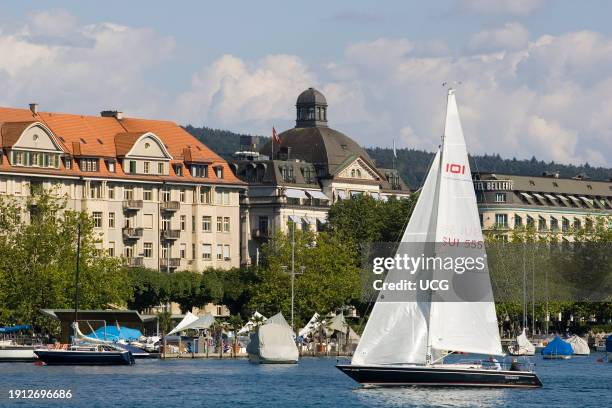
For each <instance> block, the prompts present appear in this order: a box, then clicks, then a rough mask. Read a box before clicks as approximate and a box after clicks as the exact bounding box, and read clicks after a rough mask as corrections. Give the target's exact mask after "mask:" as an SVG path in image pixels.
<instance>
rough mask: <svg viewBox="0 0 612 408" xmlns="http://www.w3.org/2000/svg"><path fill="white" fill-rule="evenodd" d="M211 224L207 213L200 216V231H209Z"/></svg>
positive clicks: (210, 218)
mask: <svg viewBox="0 0 612 408" xmlns="http://www.w3.org/2000/svg"><path fill="white" fill-rule="evenodd" d="M211 224H212V217H211V216H209V215H204V216H202V231H203V232H210V230H211Z"/></svg>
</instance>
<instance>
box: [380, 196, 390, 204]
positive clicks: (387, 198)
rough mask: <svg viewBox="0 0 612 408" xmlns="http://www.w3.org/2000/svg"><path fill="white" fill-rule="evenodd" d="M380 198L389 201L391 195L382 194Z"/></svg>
mask: <svg viewBox="0 0 612 408" xmlns="http://www.w3.org/2000/svg"><path fill="white" fill-rule="evenodd" d="M380 199H381V200H383V201H385V202H387V201H389V196H386V195H381V196H380Z"/></svg>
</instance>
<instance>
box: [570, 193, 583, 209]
mask: <svg viewBox="0 0 612 408" xmlns="http://www.w3.org/2000/svg"><path fill="white" fill-rule="evenodd" d="M568 197H569V199H570V200H572V201H573V202H574V204H576V205H578V206H579V205H580V204H581V202H580V200H579V199H577V198H576V197H574V196H571V195H568Z"/></svg>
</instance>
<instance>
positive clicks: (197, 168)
mask: <svg viewBox="0 0 612 408" xmlns="http://www.w3.org/2000/svg"><path fill="white" fill-rule="evenodd" d="M191 176H192V177H198V178H207V177H208V165H207V164H192V165H191Z"/></svg>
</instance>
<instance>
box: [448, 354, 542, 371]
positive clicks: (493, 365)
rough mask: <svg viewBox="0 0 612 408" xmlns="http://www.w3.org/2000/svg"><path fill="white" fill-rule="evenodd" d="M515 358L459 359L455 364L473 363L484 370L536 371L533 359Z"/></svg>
mask: <svg viewBox="0 0 612 408" xmlns="http://www.w3.org/2000/svg"><path fill="white" fill-rule="evenodd" d="M513 360H514V361H513ZM513 360H510V361H508V360H507V359H504V360H501V361H491V360H459V361H456V362H453V364H461V365H472V366H475V367H480V368H481V369H483V370H493V371H529V372H533V371H535V364H534V363H532V362H531V361H529V360H527V359H517V358H516V357H515V358H514V359H513Z"/></svg>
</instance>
